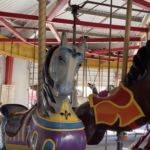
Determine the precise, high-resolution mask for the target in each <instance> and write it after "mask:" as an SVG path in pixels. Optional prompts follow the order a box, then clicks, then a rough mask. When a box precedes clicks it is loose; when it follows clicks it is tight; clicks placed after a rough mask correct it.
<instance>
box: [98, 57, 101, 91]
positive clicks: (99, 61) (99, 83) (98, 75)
mask: <svg viewBox="0 0 150 150" xmlns="http://www.w3.org/2000/svg"><path fill="white" fill-rule="evenodd" d="M100 65H101V64H100V56H99V68H98V71H99V72H98V92H100Z"/></svg>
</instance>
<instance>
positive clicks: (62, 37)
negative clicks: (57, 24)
mask: <svg viewBox="0 0 150 150" xmlns="http://www.w3.org/2000/svg"><path fill="white" fill-rule="evenodd" d="M66 44H68V40H67V36H66V32H65V31H63V32H62V35H61V46H63V45H64V46H65V45H66Z"/></svg>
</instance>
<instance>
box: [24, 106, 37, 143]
mask: <svg viewBox="0 0 150 150" xmlns="http://www.w3.org/2000/svg"><path fill="white" fill-rule="evenodd" d="M36 108H37V106H36V107H35V108H33V109H32V110H31V111H30V112H29V113H28V114H27V116H26V118H25V120H24V122H23V125H22V142H24V132H25V123H26V121H27V119H28V118H29V117H30V116H31V113H32V112H33V111H34V110H35V109H36Z"/></svg>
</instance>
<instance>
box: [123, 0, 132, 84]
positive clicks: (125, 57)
mask: <svg viewBox="0 0 150 150" xmlns="http://www.w3.org/2000/svg"><path fill="white" fill-rule="evenodd" d="M131 16H132V0H128V2H127V13H126V26H125V27H126V28H125V38H124V51H123V65H122V78H121V81H122V82H124V80H125V76H126V73H127V64H128V51H129V40H130V27H131Z"/></svg>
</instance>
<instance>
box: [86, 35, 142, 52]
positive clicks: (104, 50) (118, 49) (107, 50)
mask: <svg viewBox="0 0 150 150" xmlns="http://www.w3.org/2000/svg"><path fill="white" fill-rule="evenodd" d="M130 39H131V38H130ZM136 49H139V46H130V47H129V50H136ZM123 50H124V48H123V47H119V48H112V49H111V52H120V51H123ZM108 52H109V49H101V50H93V51H91V52H88V53H90V54H103V53H108Z"/></svg>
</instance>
